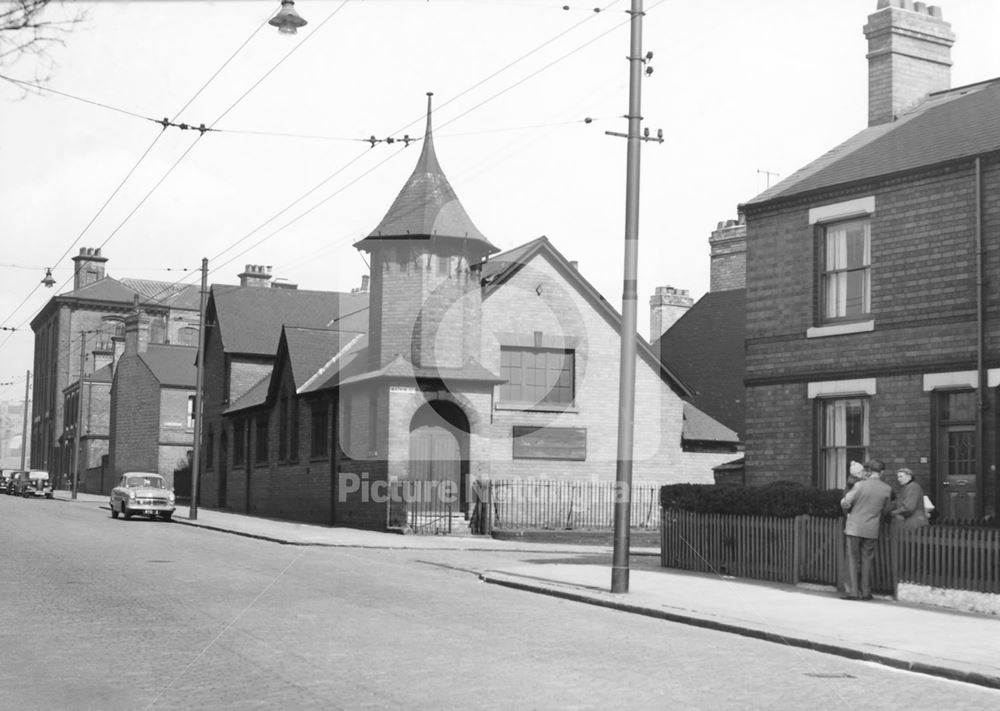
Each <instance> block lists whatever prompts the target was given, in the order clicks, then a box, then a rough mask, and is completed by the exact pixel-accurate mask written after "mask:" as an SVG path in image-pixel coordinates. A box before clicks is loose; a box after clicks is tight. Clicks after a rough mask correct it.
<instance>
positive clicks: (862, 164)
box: [745, 79, 1000, 207]
mask: <svg viewBox="0 0 1000 711" xmlns="http://www.w3.org/2000/svg"><path fill="white" fill-rule="evenodd" d="M997 150H1000V79H991V80H989V81H985V82H981V83H979V84H971V85H969V86H964V87H959V88H957V89H949V90H946V91H940V92H936V93H933V94H930V95H929V96H928V97H927V98H926V99H924V101H923V102H921V103H920V104H918V105H917V106H916V107H914V108H913V109H911V110H910V111H909V112H907V113H905V114H903V115H902V116H900V117H899V118H898V119H896V120H895V121H892V122H890V123H887V124H880V125H877V126H871V127H869V128H866V129H865V130H863V131H861V132H860V133H858V134H856V135H855V136H853V137H851V138H849V139H848V140H847V141H845V142H844V143H842V144H840V145H839V146H837V147H836V148H834V149H833V150H831V151H830V152H828V153H827V154H825V155H823V156H821V157H819V158H818V159H816V160H814V161H812V162H811V163H809V164H808V165H806V166H805V167H803V168H802V169H801V170H798V171H797V172H795V173H793V174H792V175H790V176H789V177H788V178H786V179H785V180H782V181H781V182H780V183H778V184H777V185H774V186H773V187H771V188H770V189H768V190H765V191H764V192H763V193H761V194H760V195H758V196H757V197H755V198H753V199H752V200H750V201H749V202H747V203H745V205H746V206H748V207H749V206H755V205H761V204H763V203H767V202H770V201H772V200H777V199H780V198H788V197H791V196H793V195H802V194H805V193H811V192H816V191H820V190H826V189H829V188H833V187H835V186H840V185H847V184H851V183H857V182H860V181H865V180H871V179H874V178H883V177H887V176H890V175H893V174H896V173H901V172H905V171H909V170H914V169H917V168H927V167H930V166H933V165H937V164H940V163H947V162H950V161H954V160H959V159H962V158H972V157H974V156H977V155H982V154H984V153H990V152H992V151H997Z"/></svg>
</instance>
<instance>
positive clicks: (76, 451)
mask: <svg viewBox="0 0 1000 711" xmlns="http://www.w3.org/2000/svg"><path fill="white" fill-rule="evenodd" d="M86 364H87V332H86V331H80V383H79V387H78V388H77V391H76V427H75V428H73V429H74V433H73V486H72V489H71V495H70V498H72V499H74V500H75V499H76V489H77V486H78V485H79V481H80V464H81V463H82V462H81V461H80V460H81V459H82V457H81V456H80V429H81V428H82V427H83V369H84V368H85V367H86Z"/></svg>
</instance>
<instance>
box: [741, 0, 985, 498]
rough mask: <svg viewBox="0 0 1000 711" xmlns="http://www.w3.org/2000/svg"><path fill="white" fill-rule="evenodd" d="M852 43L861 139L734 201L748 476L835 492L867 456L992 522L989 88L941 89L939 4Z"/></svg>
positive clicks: (893, 4)
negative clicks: (860, 67) (742, 249)
mask: <svg viewBox="0 0 1000 711" xmlns="http://www.w3.org/2000/svg"><path fill="white" fill-rule="evenodd" d="M864 31H865V34H866V36H867V38H868V49H869V51H868V55H867V56H868V70H869V72H868V74H869V82H868V86H869V117H868V127H867V128H865V129H864V130H862V131H861V132H860V133H858V134H856V135H855V136H853V137H851V138H849V139H848V140H846V141H845V142H844V143H842V144H840V145H839V146H836V147H834V148H833V149H832V150H831V151H829V152H828V153H827V154H825V155H823V156H822V157H820V158H818V159H817V160H815V161H813V162H812V163H810V164H809V165H807V166H805V167H804V168H802V169H801V170H799V171H798V172H796V173H795V174H793V175H791V176H790V177H789V178H787V179H786V180H784V181H782V182H781V183H779V184H777V185H775V186H773V187H772V188H770V189H769V190H767V191H766V192H764V193H763V194H761V195H759V196H757V197H756V198H754V199H753V200H750V201H749V202H747V203H746V204H744V205H742V206H741V210H742V211H743V213H744V214H745V216H746V229H747V277H746V278H747V284H746V311H747V324H746V388H747V392H746V401H747V411H746V443H747V449H746V471H747V477H748V479H749V480H750V481H751V482H757V483H763V482H765V481H769V480H777V479H796V480H800V481H803V482H809V483H815V484H817V485H819V486H823V487H831V488H833V487H841V486H843V485H844V482H845V475H846V471H847V466H848V462H849V461H850V460H852V459H854V460H864V459H866V458H868V457H872V456H875V457H879V458H881V459H883V460H884V461H885V462H886V464H887V467H890V468H894V467H901V466H907V467H909V468H911V469H912V470H913V471H914V472H915V473H916V477H917V479H918V480H919V482H920V484H921V485H922V486H923V487H924V491H925V492H927V493H928V494H929V495H930V496H931V497H932V499H933V500H934V502H935V503H936V504H937V506H938V508H939V509H941V510H942V512H943V514H944V515H945V516H946V517H954V518H966V517H974V516H981V515H983V514H994V515H995V514H996V512H997V510H998V505H1000V500H998V497H1000V488H998V487H997V459H998V450H997V448H998V437H997V432H998V428H1000V418H998V412H1000V400H998V397H997V394H998V393H997V386H998V385H1000V280H998V279H997V274H998V271H997V270H998V267H1000V79H993V80H988V81H983V82H981V83H977V84H973V85H969V86H963V87H958V88H951V87H950V67H951V60H950V51H951V47H952V44H953V42H954V40H955V35H954V34H953V33H952V31H951V27H950V25H949V24H948V23H947V22H945V21H944V19H943V17H942V12H941V10H940V9H939V8H937V7H927V6H925V5H924V4H923V3H915V4H913V3H910V2H909V0H905V1H904V0H880V1H879V2H878V4H877V7H876V10H875V12H874V13H873V14H872V15H870V16H869V17H868V22H867V24H866V25H865V27H864Z"/></svg>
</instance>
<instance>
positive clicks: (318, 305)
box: [211, 286, 368, 356]
mask: <svg viewBox="0 0 1000 711" xmlns="http://www.w3.org/2000/svg"><path fill="white" fill-rule="evenodd" d="M211 298H212V303H213V307H214V309H215V313H216V316H217V318H218V323H219V331H220V334H221V336H222V343H223V347H224V348H225V351H226V352H227V353H242V354H247V355H266V356H273V355H274V354H275V351H276V350H277V347H278V339H279V338H280V337H281V327H282V326H303V327H306V328H321V329H338V330H344V331H353V332H366V331H367V330H368V293H367V292H363V293H357V294H345V293H341V292H336V291H308V290H304V289H270V288H261V287H250V286H213V287H212V296H211Z"/></svg>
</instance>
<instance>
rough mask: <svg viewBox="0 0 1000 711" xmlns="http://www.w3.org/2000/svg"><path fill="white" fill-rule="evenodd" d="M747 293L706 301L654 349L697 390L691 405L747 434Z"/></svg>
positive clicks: (716, 295) (739, 291)
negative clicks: (745, 347) (745, 377)
mask: <svg viewBox="0 0 1000 711" xmlns="http://www.w3.org/2000/svg"><path fill="white" fill-rule="evenodd" d="M745 339H746V290H745V289H732V290H729V291H713V292H709V293H707V294H705V295H704V296H702V297H701V298H700V299H698V301H697V302H696V303H695V304H694V305H693V306H692V307H691V308H690V309H688V310H687V311H686V312H685V313H684V315H683V316H681V317H680V318H679V319H678V320H677V322H676V323H675V324H674V325H673V326H671V327H670V328H669V329H668V330H667V331H666V333H664V334H663V335H662V336H660V338H659V339H658V340H657V341H656V342H654V343H653V350H654V351H656V352H657V353H659V354H660V360H661V361H662V362H663V363H665V364H666V365H667V366H668V367H669V368H670V369H671V370H673V371H674V372H677V373H679V374H680V376H681V377H682V378H684V382H685V383H687V384H688V385H689V386H691V389H692V391H693V392H692V394H691V397H690V402H691V403H692V404H693V405H695V406H696V407H697V408H698V409H699V410H701V411H703V412H705V413H707V414H708V415H710V416H711V417H714V418H715V419H716V420H718V421H719V422H721V423H722V424H724V425H725V426H726V427H728V428H730V429H732V430H734V431H735V432H736V433H737V434H739V435H742V434H743V432H744V427H745V419H744V418H745V407H746V403H745V388H744V385H743V369H744V364H745V353H744V341H745Z"/></svg>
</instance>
